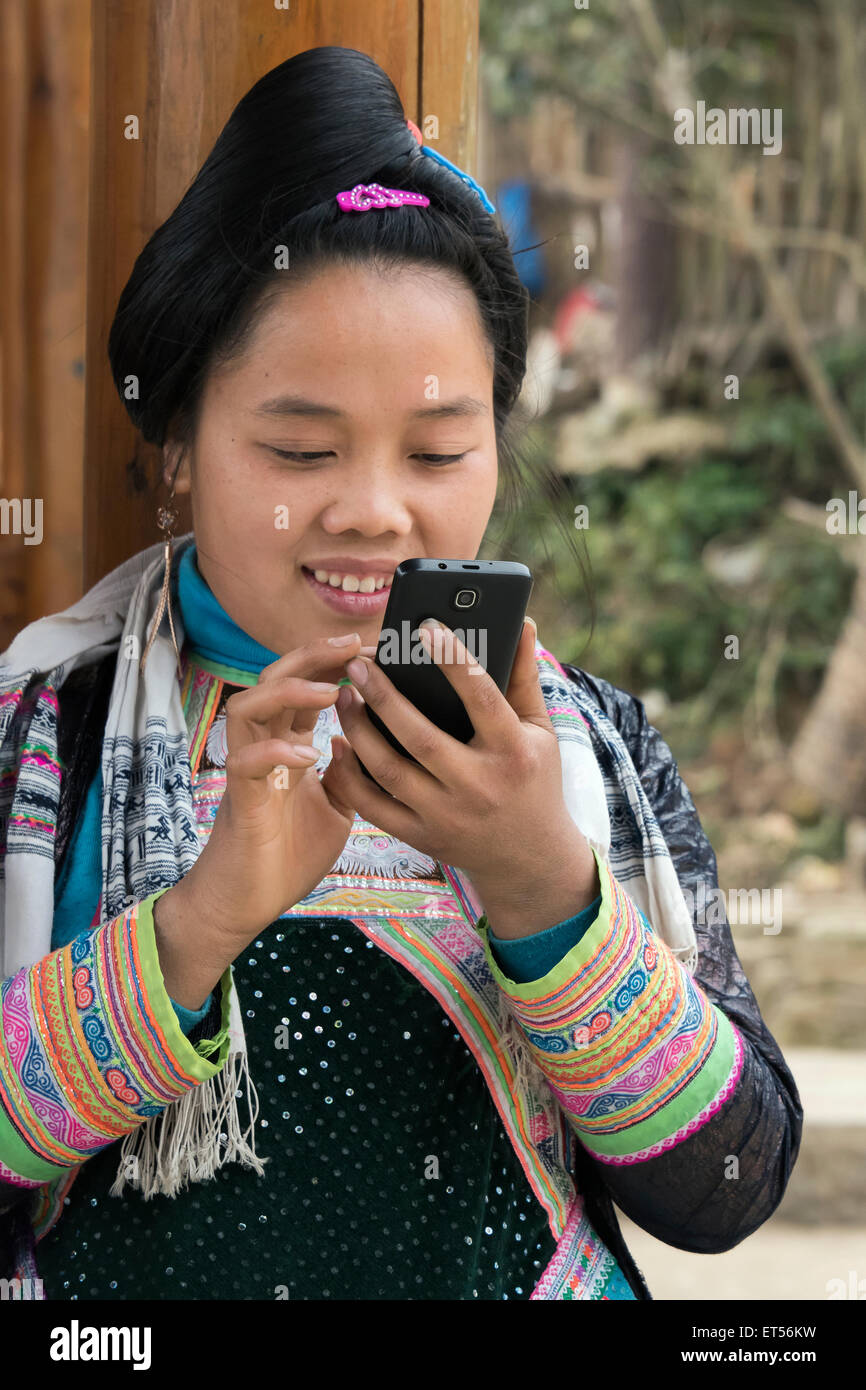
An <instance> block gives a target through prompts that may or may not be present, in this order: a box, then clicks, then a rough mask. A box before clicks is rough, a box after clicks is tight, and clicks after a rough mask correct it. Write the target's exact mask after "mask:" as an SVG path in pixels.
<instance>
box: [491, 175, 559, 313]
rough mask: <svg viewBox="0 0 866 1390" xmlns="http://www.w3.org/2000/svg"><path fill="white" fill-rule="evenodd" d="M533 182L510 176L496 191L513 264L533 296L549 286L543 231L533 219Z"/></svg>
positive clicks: (536, 295) (535, 296)
mask: <svg viewBox="0 0 866 1390" xmlns="http://www.w3.org/2000/svg"><path fill="white" fill-rule="evenodd" d="M531 194H532V185H531V184H530V183H529V182H528V181H527V180H526V179H511V180H509V181H508V182H507V183H503V184H502V185H501V186H500V187H499V188H498V189H497V191H496V201H497V204H498V207H499V216H500V218H501V220H502V226H503V229H504V230H505V232H506V233H507V236H508V240H509V242H510V244H511V253H512V255H513V256H514V264H515V265H516V267H517V273H518V275H519V276H520V279H521V282H522V284H524V285H525V286H526V288H527V289H528V291H529V293H530V294H531V295H532V296H533V298H537V297H538V296H539V295H541V294H542V293H543V292H544V290H545V288H546V286H547V271H546V267H545V263H544V251H543V249H542V247H541V246H540V245H539V244H538V243H539V242H540V241H541V235H540V233H539V231H538V228H537V227H536V226H535V224H534V222H533V220H532V201H531ZM524 248H525V249H524Z"/></svg>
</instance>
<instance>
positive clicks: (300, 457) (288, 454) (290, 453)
mask: <svg viewBox="0 0 866 1390" xmlns="http://www.w3.org/2000/svg"><path fill="white" fill-rule="evenodd" d="M271 452H272V453H274V454H276V455H277V456H278V457H279V458H281V459H292V460H293V462H295V463H310V462H314V461H315V460H316V459H326V458H329V457H330V454H331V452H332V451H331V450H326V451H325V452H324V453H317V454H303V453H300V452H299V451H298V450H295V449H274V448H273V446H272V447H271Z"/></svg>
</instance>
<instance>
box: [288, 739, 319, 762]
mask: <svg viewBox="0 0 866 1390" xmlns="http://www.w3.org/2000/svg"><path fill="white" fill-rule="evenodd" d="M292 752H293V753H294V754H295V755H296V756H297V757H299V758H306V760H307V762H309V763H315V762H318V760H319V750H318V748H311V747H310V745H309V744H308V743H293V744H292Z"/></svg>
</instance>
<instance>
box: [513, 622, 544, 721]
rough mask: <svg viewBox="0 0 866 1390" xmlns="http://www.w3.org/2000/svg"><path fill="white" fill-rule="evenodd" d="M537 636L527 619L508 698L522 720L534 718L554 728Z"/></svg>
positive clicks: (518, 646) (524, 623)
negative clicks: (543, 688) (541, 675)
mask: <svg viewBox="0 0 866 1390" xmlns="http://www.w3.org/2000/svg"><path fill="white" fill-rule="evenodd" d="M536 637H537V633H536V627H535V623H534V622H533V620H532V618H529V617H526V618H524V620H523V631H522V633H521V634H520V641H519V642H518V644H517V654H516V656H515V658H514V665H513V666H512V668H511V678H510V680H509V682H508V689H507V690H506V692H505V698H506V699H507V701H508V703H509V704H510V705H511V708H512V709H513V710H514V712H515V714H516V715H517V716H518V718H520V719H530V720H532V722H533V723H535V724H538V723H543V724H545V725H550V718H549V716H548V713H547V705H546V704H545V703H544V696H543V694H542V692H541V684H540V682H539V679H538V665H537V663H536V660H535V642H536Z"/></svg>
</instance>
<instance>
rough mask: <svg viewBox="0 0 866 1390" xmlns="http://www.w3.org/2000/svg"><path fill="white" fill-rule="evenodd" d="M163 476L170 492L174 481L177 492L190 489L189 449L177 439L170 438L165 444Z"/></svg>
mask: <svg viewBox="0 0 866 1390" xmlns="http://www.w3.org/2000/svg"><path fill="white" fill-rule="evenodd" d="M162 477H163V481H164V483H165V485H166V487H167V488H168V490H169V492H170V491H171V487H172V483H174V490H175V492H176V493H182V492H189V491H190V472H189V458H188V454H187V451H186V450H185V449H184V447H183V445H182V444H181V443H180V441H179V440H177V439H169V440H167V441H166V443H165V444H164V445H163V450H162Z"/></svg>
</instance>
